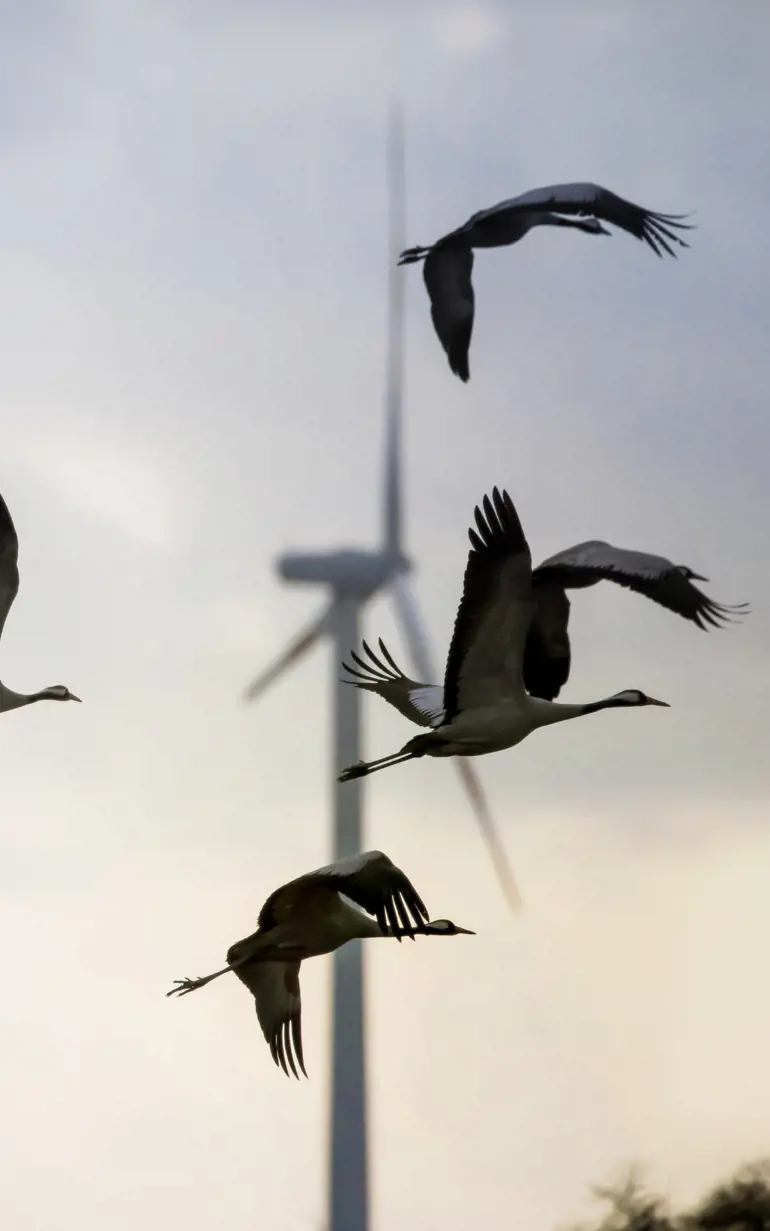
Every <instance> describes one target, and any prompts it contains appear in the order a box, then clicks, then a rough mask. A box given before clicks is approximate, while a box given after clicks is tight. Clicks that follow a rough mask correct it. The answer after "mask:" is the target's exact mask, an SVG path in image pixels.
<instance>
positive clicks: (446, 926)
mask: <svg viewBox="0 0 770 1231" xmlns="http://www.w3.org/2000/svg"><path fill="white" fill-rule="evenodd" d="M425 934H426V936H461V935H462V936H475V935H476V933H475V932H472V931H471V930H470V928H460V927H458V926H457V924H456V923H452V920H451V919H431V921H430V923H426V924H425Z"/></svg>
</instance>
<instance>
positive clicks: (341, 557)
mask: <svg viewBox="0 0 770 1231" xmlns="http://www.w3.org/2000/svg"><path fill="white" fill-rule="evenodd" d="M277 568H278V572H279V573H280V575H281V577H283V578H284V580H285V581H296V582H305V583H306V584H310V585H319V584H325V585H328V586H331V587H332V589H333V590H334V591H335V593H336V594H337V595H350V597H351V598H358V599H365V598H369V597H370V596H371V595H372V594H374V593H375V592H376V591H377V590H380V589H382V587H383V586H385V585H387V583H388V582H389V581H390V580H391V579H392V578H393V577H394V576H396V575H397V574H399V573H407V572H411V569H412V564H411V561H410V560H408V559H407V558H406V556H404V555H401V554H400V553H393V552H389V551H361V550H357V549H356V548H348V549H344V548H343V550H341V551H333V552H313V553H307V554H297V555H294V554H292V555H285V556H281V557H280V559H279V560H278V564H277Z"/></svg>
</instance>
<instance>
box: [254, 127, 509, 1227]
mask: <svg viewBox="0 0 770 1231" xmlns="http://www.w3.org/2000/svg"><path fill="white" fill-rule="evenodd" d="M389 136H390V140H389V159H388V170H389V190H390V251H389V257H390V282H389V313H388V366H387V403H386V407H387V418H386V440H385V466H384V476H383V477H384V499H383V538H382V544H381V546H380V547H378V548H376V549H375V550H373V551H372V550H366V549H363V548H362V549H357V548H356V549H349V548H340V549H338V550H336V551H329V552H320V553H316V552H314V553H296V554H295V553H291V554H288V555H284V556H281V557H280V558H279V559H278V561H277V569H278V572H279V574H280V576H281V577H282V578H283V579H284V580H285V581H290V582H305V583H311V584H315V585H325V586H326V587H327V589H328V592H329V599H328V602H327V604H326V606H325V608H324V609H323V611H322V612H321V614H320V616H318V617H316V619H314V620H313V621H312V622H311V623H310V624H309V625H308V626H307V627H306V628H305V629H303V631H302V632H301V633H300V634H299V635H298V636H297V637H296V638H295V639H294V640H293V641H292V642H291V643H290V644H289V645H288V646H287V648H286V649H285V650H284V651H283V653H281V654H280V655H279V656H278V658H277V659H276V660H275V661H274V662H273V663H272V664H271V665H270V666H269V667H268V668H267V669H266V670H265V671H263V672H262V673H261V674H260V675H259V676H257V678H256V679H255V680H254V681H253V683H252V684H250V685H249V687H248V688H247V690H246V693H245V699H246V700H248V701H254V700H256V699H257V697H259V696H261V695H262V693H263V692H264V690H265V689H266V688H267V687H268V686H269V685H270V684H272V683H273V682H274V681H275V680H276V679H278V677H279V676H281V675H282V674H283V672H284V671H285V670H286V669H287V668H288V667H290V666H292V665H293V664H294V663H296V662H297V661H298V660H299V659H300V658H302V657H303V655H304V654H306V653H307V652H308V651H309V650H310V649H312V647H313V646H314V645H315V644H316V643H317V642H318V641H320V639H321V638H322V637H324V636H327V635H328V636H329V637H331V639H332V643H333V659H332V663H333V671H334V680H333V684H334V711H333V727H334V738H333V763H332V784H333V785H332V790H333V797H334V838H333V848H334V854H333V858H334V859H335V860H336V859H342V858H345V857H346V856H348V855H355V854H357V853H358V852H360V851H361V849H362V802H363V791H364V779H363V778H360V779H354V780H353V781H352V782H347V783H344V784H340V783H338V782H337V781H336V779H337V774H338V773H339V771H340V769H341V768H342V767H343V766H345V765H352V764H353V763H354V762H356V761H359V760H361V710H360V705H361V693H360V691H359V689H357V688H354V687H351V686H350V685H349V684H347V683H345V682H344V681H343V680H341V679H340V678H339V670H340V664H341V662H342V660H343V659H344V658H346V657H347V656H348V654H349V652H350V650H351V649H354V648H356V646H357V645H358V644H359V640H360V632H361V612H362V609H363V608H364V606H365V605H366V604H367V603H368V602H369V601H370V600H371V599H372V598H374V596H375V595H376V594H378V593H379V592H381V591H383V590H386V589H388V590H390V592H391V594H392V597H393V600H394V603H395V607H396V614H397V617H398V620H399V623H400V625H401V629H402V632H403V634H404V639H405V641H406V643H407V646H408V648H409V652H410V656H411V658H412V660H413V663H414V667H415V669H416V670H417V672H418V674H419V675H421V677H422V679H424V680H433V679H436V678H437V676H436V674H435V672H434V669H433V664H432V661H431V654H430V649H429V644H428V639H427V637H426V635H425V631H424V626H423V623H422V620H421V617H420V613H419V609H418V607H417V605H416V602H415V600H414V596H413V594H412V590H411V587H410V585H409V580H408V577H409V574H410V572H411V571H412V567H413V566H412V563H411V561H410V560H409V558H408V557H407V556H406V554H405V552H404V548H403V529H404V528H403V500H402V466H401V390H402V370H403V315H404V313H403V308H404V280H403V277H402V276H401V273H402V271H401V270H400V269H398V267H397V265H396V259H395V258H396V256H397V254H398V253H399V252H400V251H401V249H402V248H403V246H404V154H403V124H402V120H401V116H400V113H399V112H398V111H397V110H396V109H394V111H393V114H392V117H391V124H390V134H389ZM454 764H455V765H456V767H457V769H458V770H459V772H460V775H461V778H462V781H463V785H464V786H465V789H466V791H467V793H468V795H469V797H470V800H471V803H472V805H473V808H474V811H475V813H476V817H477V820H478V821H479V824H480V826H481V829H482V833H483V835H484V838H485V841H486V842H487V845H488V847H489V849H490V853H491V855H492V858H493V861H494V864H495V868H496V871H497V874H498V877H499V879H500V881H501V884H502V887H503V889H504V892H505V893H506V896H507V897H508V900H509V902H510V903H511V904H512V905H513V906H515V907H518V905H519V897H518V890H517V889H516V883H515V880H514V878H513V873H512V872H511V869H510V867H509V865H508V862H507V859H506V856H505V853H504V850H503V847H502V845H501V844H500V842H499V840H498V837H497V834H496V831H495V829H494V826H493V823H492V819H491V816H490V814H489V810H488V808H487V805H486V800H485V797H484V794H483V791H482V789H481V785H480V783H479V781H478V778H477V777H476V773H475V770H474V769H473V768H472V766H471V765H469V764H468V762H467V761H466V760H464V759H463V758H460V757H458V758H454ZM333 963H334V976H333V1025H332V1039H333V1042H332V1049H333V1061H332V1106H331V1145H330V1149H331V1156H330V1161H331V1183H330V1192H329V1202H330V1211H329V1221H328V1227H329V1231H366V1229H367V1228H368V1225H369V1186H368V1171H367V1164H368V1155H367V1115H366V1085H365V1064H364V1009H363V1006H364V978H363V947H362V946H361V945H360V944H348V945H344V946H343V948H341V949H338V950H337V951H336V953H335V954H334V958H333Z"/></svg>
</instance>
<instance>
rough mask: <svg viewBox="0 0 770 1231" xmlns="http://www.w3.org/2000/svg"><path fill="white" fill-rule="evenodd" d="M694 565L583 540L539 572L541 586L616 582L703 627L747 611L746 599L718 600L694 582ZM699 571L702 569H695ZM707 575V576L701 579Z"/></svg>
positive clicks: (536, 581)
mask: <svg viewBox="0 0 770 1231" xmlns="http://www.w3.org/2000/svg"><path fill="white" fill-rule="evenodd" d="M691 572H692V570H690V569H684V570H683V569H682V568H681V567H679V566H677V565H676V564H672V562H671V561H670V560H667V559H666V558H665V556H653V555H650V554H648V553H647V552H642V551H629V550H626V549H625V548H621V547H613V546H612V544H611V543H603V542H600V541H592V542H587V543H578V544H577V546H575V547H569V548H567V550H566V551H561V552H559V553H558V554H557V555H555V556H551V557H549V559H548V560H544V561H543V563H542V564H541V565H539V567H538V568H537V569H535V572H534V574H533V582H534V584H535V586H536V587H540V586H541V585H551V584H556V585H560V586H565V587H567V588H568V589H570V588H573V587H574V588H577V587H581V586H586V585H593V584H594V583H595V582H597V581H614V582H616V583H617V584H618V585H621V586H626V587H627V588H628V589H629V590H635V591H636V593H637V594H644V595H645V597H646V598H650V599H652V601H653V602H655V603H660V605H661V606H662V607H667V608H668V610H669V611H674V612H676V614H677V615H680V616H683V617H684V619H686V620H691V621H692V622H693V623H694V624H697V625H698V627H699V628H706V627H708V626H709V625H711V626H713V627H717V626H718V625H720V624H725V623H729V622H730V621H731V619H733V618H736V617H740V615H741V614H746V611H747V607H746V604H745V603H739V604H736V605H733V606H728V605H726V604H723V603H717V602H715V601H714V600H713V599H711V598H709V597H708V595H706V594H704V593H703V591H702V590H699V589H698V587H697V586H695V585H693V583H692V580H691V579H690V577H689V576H688V574H689V573H691ZM692 575H693V576H697V574H692ZM698 579H699V580H704V579H703V578H700V577H699V578H698Z"/></svg>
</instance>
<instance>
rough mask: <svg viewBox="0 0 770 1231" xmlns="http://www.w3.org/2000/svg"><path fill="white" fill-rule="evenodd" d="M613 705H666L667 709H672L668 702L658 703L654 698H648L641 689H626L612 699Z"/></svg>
mask: <svg viewBox="0 0 770 1231" xmlns="http://www.w3.org/2000/svg"><path fill="white" fill-rule="evenodd" d="M610 701H611V702H612V704H613V705H664V706H665V707H666V709H670V708H671V707H670V705H669V703H668V701H656V700H655V698H654V697H648V696H647V694H646V693H644V692H642V690H641V688H625V689H624V690H623V692H616V693H615V696H614V697H610Z"/></svg>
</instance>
